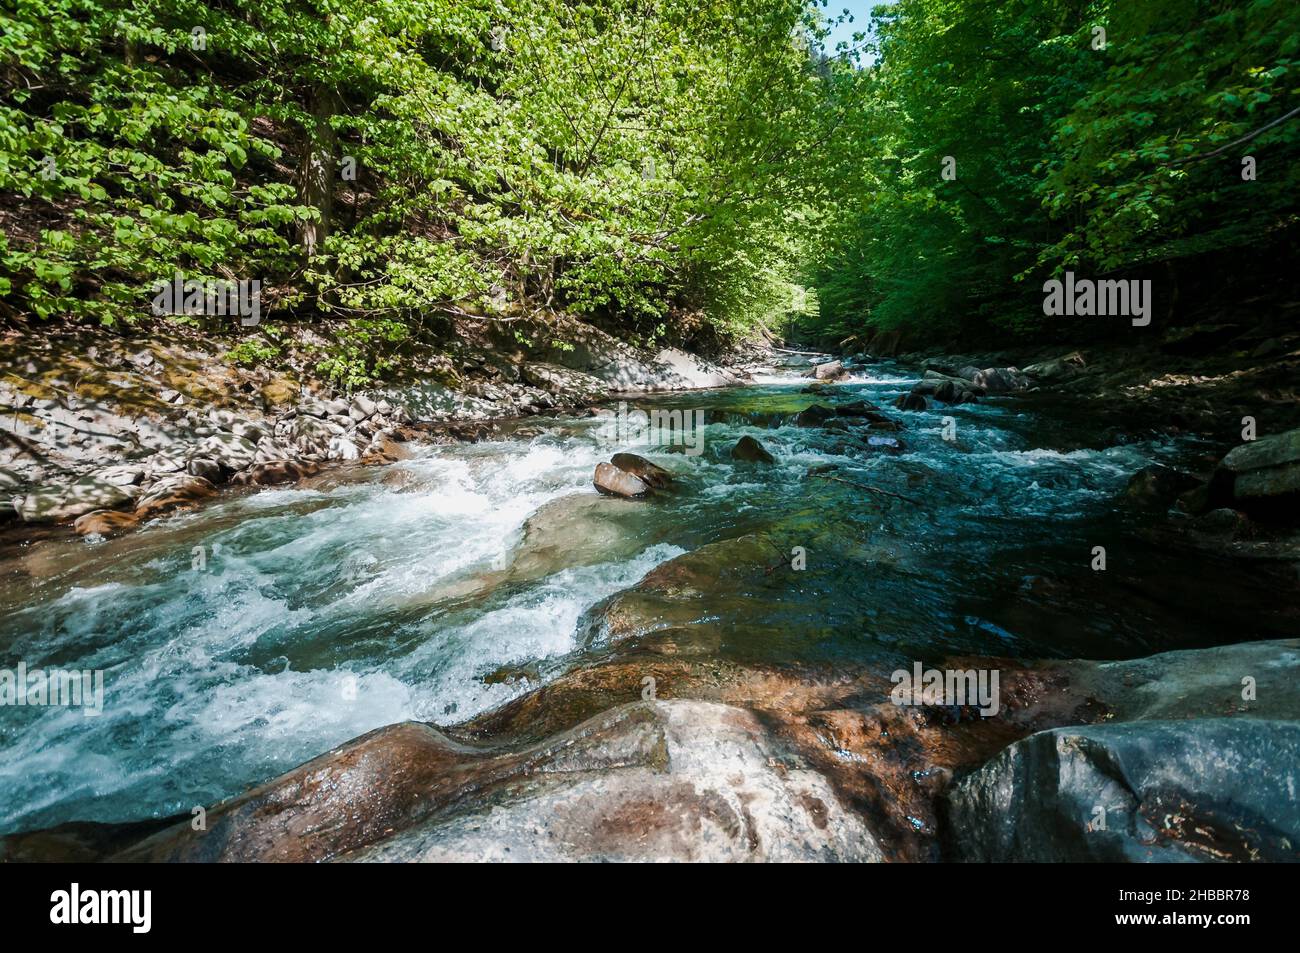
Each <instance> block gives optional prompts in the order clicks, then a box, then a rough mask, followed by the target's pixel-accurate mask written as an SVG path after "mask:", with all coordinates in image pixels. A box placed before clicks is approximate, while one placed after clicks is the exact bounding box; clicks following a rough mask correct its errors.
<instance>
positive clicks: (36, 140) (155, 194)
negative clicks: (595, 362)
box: [0, 0, 1300, 379]
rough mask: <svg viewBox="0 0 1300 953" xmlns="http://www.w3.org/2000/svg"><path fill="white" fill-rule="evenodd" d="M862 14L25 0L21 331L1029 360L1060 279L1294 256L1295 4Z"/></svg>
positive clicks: (2, 119) (290, 0)
mask: <svg viewBox="0 0 1300 953" xmlns="http://www.w3.org/2000/svg"><path fill="white" fill-rule="evenodd" d="M839 17H842V15H841V14H839V13H838V11H835V10H834V9H830V10H823V9H822V7H820V6H819V5H817V4H812V5H806V4H805V3H804V2H803V0H706V2H684V0H602V2H600V3H579V2H556V0H372V2H367V3H361V4H358V3H350V2H349V3H343V2H338V0H213V2H209V0H201V2H200V0H9V2H7V3H6V4H5V6H4V7H3V9H2V10H0V83H2V84H3V87H4V96H3V105H0V218H3V222H4V237H3V239H0V294H2V295H3V301H4V305H3V311H0V317H3V318H4V319H6V320H11V321H12V320H32V319H47V320H53V319H57V320H64V321H68V320H70V321H92V322H101V323H106V324H113V323H124V322H125V323H129V322H135V321H140V320H145V319H147V318H148V314H149V311H148V305H149V301H150V299H151V294H150V292H149V288H150V287H151V285H152V284H153V283H154V282H156V281H159V280H170V279H171V277H172V276H173V275H174V274H176V273H183V274H185V275H186V276H187V277H192V278H195V279H198V280H205V279H254V278H255V279H258V280H260V281H261V282H262V286H263V288H264V289H266V290H265V292H264V293H265V295H266V301H265V302H264V304H263V311H264V313H265V314H266V316H267V322H266V324H265V325H264V326H263V327H262V328H260V329H258V331H257V332H256V334H257V335H260V337H259V338H258V340H259V341H261V342H262V344H261V346H265V347H266V348H268V349H273V347H274V328H275V326H276V322H278V321H289V320H299V319H303V318H309V319H313V320H323V321H327V322H328V321H334V322H336V327H337V330H336V332H335V334H334V336H333V340H334V341H335V345H334V350H333V351H331V352H329V353H326V354H323V355H322V367H323V368H324V369H325V370H326V371H327V372H328V373H330V374H331V375H333V376H336V377H340V378H346V379H359V378H361V377H364V376H365V375H366V374H368V373H370V372H372V371H373V368H372V367H370V366H369V365H368V363H367V358H366V346H367V344H368V342H373V341H378V340H396V339H401V338H402V337H403V336H406V335H409V334H412V333H414V331H415V329H416V328H419V327H423V326H424V323H425V322H426V321H427V320H430V319H431V318H436V317H437V316H440V315H441V316H447V315H463V316H474V317H477V318H483V319H485V320H503V321H504V320H510V319H512V318H513V317H515V316H518V315H520V314H524V313H546V312H553V311H565V312H568V313H570V314H573V315H575V316H578V317H581V318H585V319H588V320H593V321H597V322H599V323H602V324H603V325H605V326H607V327H609V328H610V329H612V330H615V331H617V332H618V333H622V334H623V335H624V336H626V337H628V338H630V339H632V340H635V341H640V342H643V343H644V342H650V341H654V340H658V339H665V338H673V337H677V338H682V337H684V336H686V335H689V334H691V333H697V332H698V329H699V328H701V327H704V328H706V329H707V330H708V331H709V333H711V334H713V335H715V336H721V337H724V338H726V337H736V336H741V335H743V334H745V333H747V332H749V331H751V330H753V329H755V328H758V327H776V326H778V325H779V324H780V322H782V321H784V320H785V319H788V318H791V317H796V318H799V319H800V326H801V327H802V328H803V330H804V332H805V333H806V334H812V335H814V336H818V337H820V338H822V339H827V340H834V339H838V338H841V337H852V336H858V337H862V336H864V335H865V334H867V333H868V332H869V331H870V330H872V329H876V328H904V329H907V330H909V331H910V332H912V333H914V334H916V335H925V334H936V335H937V334H946V333H949V332H950V331H951V330H952V329H954V328H961V327H969V326H977V327H984V326H991V324H996V325H998V326H1000V327H1003V328H1007V327H1009V328H1011V329H1013V330H1018V331H1033V330H1035V329H1036V327H1037V326H1038V325H1040V324H1041V323H1042V321H1043V316H1042V313H1041V310H1040V309H1038V308H1037V307H1036V306H1035V305H1034V303H1033V302H1034V299H1035V297H1037V296H1038V295H1039V289H1040V288H1041V283H1042V280H1043V279H1044V278H1046V277H1049V276H1050V275H1051V274H1054V273H1059V272H1060V271H1062V270H1063V269H1066V268H1076V269H1084V270H1090V271H1092V272H1096V273H1115V272H1120V271H1124V270H1125V269H1141V268H1150V267H1153V266H1157V265H1161V266H1167V267H1173V266H1175V265H1177V264H1178V263H1179V262H1186V261H1193V260H1195V259H1196V257H1197V256H1201V255H1204V254H1206V253H1229V254H1239V255H1240V256H1241V257H1242V259H1243V260H1252V254H1251V253H1250V252H1249V251H1246V249H1249V248H1250V247H1256V248H1258V247H1273V246H1277V245H1279V244H1280V243H1285V242H1292V241H1294V231H1295V225H1296V198H1295V196H1296V193H1297V185H1300V171H1297V165H1296V161H1295V160H1296V157H1297V143H1298V142H1300V120H1298V119H1296V118H1295V113H1296V109H1297V106H1298V105H1300V86H1298V82H1297V73H1296V67H1297V51H1298V47H1300V7H1297V5H1296V4H1294V3H1291V2H1285V0H1237V2H1230V0H1217V2H1212V0H1145V2H1143V3H1139V4H1135V3H1131V2H1111V0H1105V2H1092V3H1086V2H1067V0H1011V2H1002V0H898V2H896V3H892V4H886V5H882V6H880V7H878V8H877V9H876V10H875V13H874V15H873V18H872V22H871V23H869V24H868V23H863V24H860V25H859V26H860V30H861V32H860V33H859V34H858V36H857V38H856V42H855V43H853V44H851V45H841V46H840V47H839V48H838V49H831V48H829V42H828V40H827V35H828V30H827V24H828V18H829V19H835V18H839ZM1248 158H1249V160H1250V174H1249V175H1247V173H1246V171H1245V167H1246V160H1247V159H1248ZM1253 257H1254V259H1255V260H1258V256H1253ZM805 288H806V289H808V293H806V294H805V293H803V292H804V289H805ZM343 319H346V320H343ZM250 346H252V345H250ZM268 353H269V351H268Z"/></svg>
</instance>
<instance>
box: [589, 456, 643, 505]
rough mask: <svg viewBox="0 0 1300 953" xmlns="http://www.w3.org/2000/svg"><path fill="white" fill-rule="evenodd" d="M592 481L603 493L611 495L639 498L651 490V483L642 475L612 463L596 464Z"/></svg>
mask: <svg viewBox="0 0 1300 953" xmlns="http://www.w3.org/2000/svg"><path fill="white" fill-rule="evenodd" d="M591 482H592V483H593V484H594V485H595V487H596V489H597V490H599V491H600V492H601V493H607V494H609V495H610V496H622V497H626V498H628V499H637V498H639V497H643V496H645V495H646V494H647V493H649V492H650V485H649V484H648V483H646V482H645V481H644V480H642V479H641V478H640V477H637V476H634V475H632V474H631V473H628V472H626V471H624V470H620V469H619V468H618V467H616V466H614V464H612V463H598V464H596V472H595V474H594V476H593V477H592V480H591Z"/></svg>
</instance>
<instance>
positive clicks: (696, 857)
mask: <svg viewBox="0 0 1300 953" xmlns="http://www.w3.org/2000/svg"><path fill="white" fill-rule="evenodd" d="M881 856H882V855H881V850H880V848H879V846H878V845H877V843H876V841H875V838H874V837H873V836H872V834H871V832H870V831H869V830H868V829H867V827H866V825H865V824H864V823H863V821H862V819H861V818H860V817H859V816H858V815H857V814H855V813H853V812H851V811H849V810H847V809H846V808H845V807H843V806H842V805H841V802H840V799H839V798H838V797H837V795H836V792H835V791H834V789H833V788H832V787H831V785H830V783H829V782H828V781H827V780H826V778H825V777H824V776H823V775H822V774H821V773H819V772H817V771H815V770H812V769H810V768H808V767H807V766H804V765H801V764H800V763H798V761H797V760H795V759H792V758H791V756H790V752H789V749H788V746H787V745H786V744H785V743H784V742H783V741H782V739H781V738H780V737H779V736H778V735H777V734H775V733H773V732H772V731H771V730H769V729H768V728H767V727H766V726H765V724H764V721H763V720H762V719H760V718H758V717H756V716H755V715H754V714H753V713H751V712H747V711H745V710H743V709H740V708H735V707H732V706H728V705H722V704H717V703H711V702H700V701H634V702H632V703H628V704H623V705H620V706H618V707H614V708H611V709H610V710H608V711H606V712H603V713H601V714H599V715H596V716H595V717H593V718H590V719H588V720H587V721H584V722H582V723H581V724H579V725H577V726H576V727H574V728H572V729H569V730H567V731H564V732H562V733H560V734H559V735H557V736H554V737H551V738H547V739H546V740H544V741H542V742H540V743H538V744H534V745H530V746H525V747H522V748H519V749H514V750H511V749H506V750H501V749H499V748H493V749H480V748H476V747H473V746H469V745H464V744H460V743H457V742H455V741H452V740H451V739H450V738H448V737H447V736H446V735H445V734H443V733H441V732H439V731H438V730H437V729H434V728H432V727H430V726H428V725H423V724H417V723H405V724H400V725H394V726H391V727H389V728H382V729H379V730H378V731H374V732H371V733H370V734H368V735H364V736H362V737H361V738H358V739H356V740H355V741H352V742H349V743H348V744H346V745H344V746H342V747H341V748H339V749H337V750H335V751H333V752H330V753H329V754H326V755H323V756H322V757H320V758H317V759H315V760H314V761H311V762H308V763H307V764H305V765H303V766H301V767H299V768H297V769H295V770H293V771H290V772H289V773H288V774H286V775H284V776H282V777H280V778H277V779H275V780H273V781H271V782H269V783H268V784H265V785H262V786H260V787H258V788H255V789H253V790H252V791H249V792H248V793H247V794H244V795H242V796H241V797H238V798H235V799H233V800H231V801H228V802H226V803H224V804H223V805H221V806H219V807H217V808H215V809H214V810H212V811H210V812H209V813H208V816H207V829H206V830H205V831H194V830H193V829H192V828H191V825H190V823H189V820H188V819H186V820H184V821H182V822H181V823H179V824H177V825H175V826H174V827H171V828H168V829H167V830H164V831H162V832H160V833H158V834H156V835H154V836H152V837H150V838H148V839H146V840H145V841H143V842H141V843H140V844H138V845H136V846H134V847H133V848H130V849H128V850H126V851H124V852H122V853H121V854H119V855H118V856H117V857H116V858H115V859H117V860H127V861H268V860H269V861H320V860H331V859H342V860H366V861H389V860H406V861H411V860H418V861H437V860H485V859H492V860H604V861H637V860H682V861H751V860H752V861H811V860H826V861H875V860H880V859H881Z"/></svg>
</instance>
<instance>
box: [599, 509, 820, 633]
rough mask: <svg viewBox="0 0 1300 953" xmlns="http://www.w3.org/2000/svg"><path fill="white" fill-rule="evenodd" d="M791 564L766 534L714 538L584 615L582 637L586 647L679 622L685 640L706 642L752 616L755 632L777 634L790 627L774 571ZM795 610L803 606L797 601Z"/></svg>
mask: <svg viewBox="0 0 1300 953" xmlns="http://www.w3.org/2000/svg"><path fill="white" fill-rule="evenodd" d="M788 564H789V559H788V557H786V556H785V555H784V554H783V553H782V552H781V551H780V550H778V549H777V548H776V547H775V545H774V544H773V543H772V542H770V541H769V540H767V539H766V538H764V537H761V536H756V535H748V536H740V537H737V538H735V539H727V540H721V541H719V542H716V543H709V544H708V545H705V546H701V547H700V548H699V549H696V550H693V551H691V552H689V553H684V554H683V555H681V556H678V557H676V558H674V559H670V560H668V561H667V562H665V563H663V564H661V565H659V566H657V567H655V568H654V569H652V570H651V571H650V572H648V573H647V574H646V575H645V576H644V577H642V578H641V580H640V581H639V582H638V583H637V584H636V585H635V586H632V587H631V588H629V589H624V590H623V591H622V592H618V593H615V594H614V595H612V596H610V597H608V598H606V599H603V600H602V601H600V602H598V603H596V604H595V605H594V606H592V607H591V608H590V609H588V610H587V611H586V612H585V613H584V614H583V616H582V618H581V619H579V620H578V626H577V637H578V641H579V643H580V644H581V645H582V646H584V647H589V646H593V645H606V644H617V643H619V642H623V641H625V640H627V639H630V638H634V637H640V636H645V635H648V634H650V633H653V632H657V631H661V630H664V629H669V628H678V629H680V638H679V642H683V643H684V642H685V641H686V640H688V639H689V638H691V633H692V632H695V633H698V636H699V638H701V639H705V640H706V641H707V640H714V636H715V635H716V632H717V631H722V632H724V633H726V632H732V633H733V634H734V631H735V627H736V626H737V625H739V624H741V623H749V625H750V629H749V636H750V637H757V636H758V635H759V634H760V632H761V631H766V630H770V631H767V634H769V635H777V634H779V633H780V632H781V631H783V630H782V625H781V621H780V620H779V619H778V618H777V617H776V616H777V613H778V612H779V610H780V605H781V603H782V602H783V600H784V599H785V598H786V597H787V596H788V591H787V589H786V588H785V587H784V586H782V585H781V584H779V583H777V582H775V581H772V580H771V579H770V575H769V572H768V570H769V569H770V568H771V567H772V566H773V565H783V566H784V565H788ZM765 587H766V589H765ZM791 611H792V612H795V613H796V614H797V613H798V612H799V609H798V607H797V606H791ZM756 619H763V620H764V621H763V623H761V624H760V623H758V622H753V621H752V620H756ZM710 644H715V643H714V642H713V641H711V642H710Z"/></svg>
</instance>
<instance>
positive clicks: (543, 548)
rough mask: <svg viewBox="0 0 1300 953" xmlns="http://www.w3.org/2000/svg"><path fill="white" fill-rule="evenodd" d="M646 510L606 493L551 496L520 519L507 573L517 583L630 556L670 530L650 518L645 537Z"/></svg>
mask: <svg viewBox="0 0 1300 953" xmlns="http://www.w3.org/2000/svg"><path fill="white" fill-rule="evenodd" d="M646 512H647V511H646V510H645V509H643V508H642V507H635V506H626V505H624V504H622V503H620V502H619V500H617V499H614V498H612V497H610V496H593V495H591V494H589V493H572V494H569V495H568V496H562V497H560V498H559V499H556V500H551V501H550V502H549V503H546V504H544V505H542V506H541V507H540V508H539V509H538V510H537V512H535V513H533V514H532V515H531V516H530V517H528V520H527V521H526V522H525V523H524V528H523V538H522V539H521V540H520V542H519V545H518V547H517V548H516V550H515V553H514V557H513V559H512V561H511V563H510V570H509V577H510V579H511V580H512V581H514V582H520V581H524V580H528V579H538V578H541V577H543V576H547V575H550V574H551V573H553V572H558V571H560V570H561V569H565V568H570V567H574V566H588V565H592V564H593V563H598V562H604V561H606V560H618V559H630V558H631V557H632V556H634V555H636V554H637V553H639V552H641V551H642V550H643V549H645V547H646V546H647V545H652V544H653V543H654V542H658V541H659V540H660V539H661V538H662V536H661V535H660V534H666V533H668V532H669V531H670V527H663V526H659V525H658V524H657V521H656V524H655V526H654V527H652V529H651V530H650V536H649V538H647V537H646V534H645V528H644V526H643V525H642V524H643V523H644V521H645V518H646V517H645V515H644V514H645V513H646Z"/></svg>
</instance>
